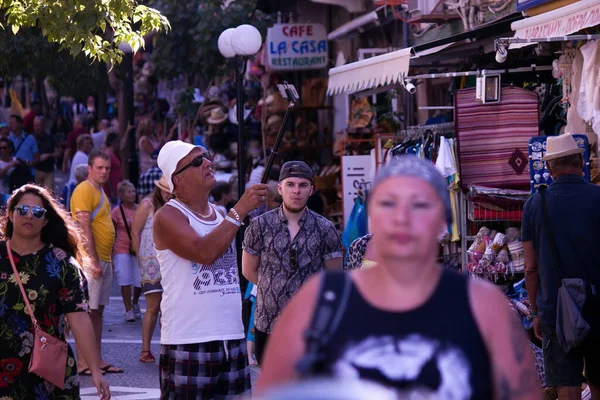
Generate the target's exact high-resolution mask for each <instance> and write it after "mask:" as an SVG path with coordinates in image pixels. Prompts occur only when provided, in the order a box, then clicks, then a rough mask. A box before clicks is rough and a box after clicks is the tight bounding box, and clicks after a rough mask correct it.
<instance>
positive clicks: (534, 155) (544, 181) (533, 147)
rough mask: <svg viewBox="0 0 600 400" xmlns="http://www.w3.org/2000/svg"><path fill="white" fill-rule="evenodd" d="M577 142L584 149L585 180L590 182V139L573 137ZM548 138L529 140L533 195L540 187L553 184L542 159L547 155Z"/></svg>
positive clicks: (538, 137) (539, 137) (536, 137)
mask: <svg viewBox="0 0 600 400" xmlns="http://www.w3.org/2000/svg"><path fill="white" fill-rule="evenodd" d="M573 136H574V137H575V140H577V145H578V146H579V147H581V148H583V149H585V152H584V153H583V159H584V160H585V164H584V168H583V173H584V175H585V179H587V180H588V181H589V180H590V151H589V146H588V138H587V136H586V135H573ZM547 139H548V136H535V137H533V138H531V140H529V175H530V186H531V193H536V192H537V190H538V189H537V188H538V187H539V186H540V185H549V184H551V183H552V177H551V176H550V173H549V172H548V169H547V168H546V162H545V161H542V157H544V156H545V155H546V140H547Z"/></svg>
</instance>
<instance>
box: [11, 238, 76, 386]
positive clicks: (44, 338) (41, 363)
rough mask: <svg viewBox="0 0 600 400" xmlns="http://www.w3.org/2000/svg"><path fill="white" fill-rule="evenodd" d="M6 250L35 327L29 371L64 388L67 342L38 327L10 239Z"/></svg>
mask: <svg viewBox="0 0 600 400" xmlns="http://www.w3.org/2000/svg"><path fill="white" fill-rule="evenodd" d="M6 250H7V252H8V258H9V260H10V265H11V266H12V269H13V272H14V274H15V279H16V281H17V283H18V284H19V288H20V289H21V295H22V296H23V301H24V302H25V306H26V308H27V313H28V314H29V316H30V317H31V322H32V323H33V326H34V328H35V337H34V341H33V351H32V352H31V361H30V362H29V372H32V373H34V374H36V375H38V376H41V377H42V378H44V379H45V380H47V381H48V382H50V383H51V384H53V385H54V386H56V387H58V388H59V389H64V388H65V372H66V369H67V343H66V342H65V341H63V340H60V339H58V338H56V337H54V336H52V335H49V334H47V333H46V332H44V331H43V330H42V328H40V326H39V325H38V323H37V320H36V319H35V316H34V315H33V310H32V309H31V305H30V304H29V300H28V299H27V293H25V289H24V288H23V283H22V282H21V277H20V276H19V271H17V266H16V265H15V260H14V259H13V256H12V251H11V250H10V241H8V240H7V241H6Z"/></svg>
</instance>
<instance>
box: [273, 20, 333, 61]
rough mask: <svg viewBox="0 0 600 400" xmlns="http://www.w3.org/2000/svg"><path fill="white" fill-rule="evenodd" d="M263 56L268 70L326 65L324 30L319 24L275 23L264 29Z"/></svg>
mask: <svg viewBox="0 0 600 400" xmlns="http://www.w3.org/2000/svg"><path fill="white" fill-rule="evenodd" d="M266 45H267V60H268V65H269V69H270V70H272V71H300V70H309V69H323V68H326V67H327V59H328V56H329V47H328V45H327V31H326V30H325V27H324V26H323V25H320V24H275V25H274V26H273V27H272V28H269V30H268V31H267V42H266Z"/></svg>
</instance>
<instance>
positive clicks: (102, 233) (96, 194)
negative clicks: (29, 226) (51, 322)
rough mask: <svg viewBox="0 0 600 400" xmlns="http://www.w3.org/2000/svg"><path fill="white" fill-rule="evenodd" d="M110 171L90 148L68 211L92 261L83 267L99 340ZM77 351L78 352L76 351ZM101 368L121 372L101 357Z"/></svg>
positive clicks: (107, 267)
mask: <svg viewBox="0 0 600 400" xmlns="http://www.w3.org/2000/svg"><path fill="white" fill-rule="evenodd" d="M109 174H110V157H109V156H108V154H106V153H104V152H102V151H93V152H92V153H90V155H89V158H88V178H87V180H85V181H83V182H81V183H80V184H79V185H78V186H77V187H76V188H75V190H74V191H73V194H72V195H71V213H72V215H73V218H74V219H75V220H76V221H77V222H78V223H79V227H80V228H81V231H82V233H83V236H84V237H85V238H86V240H85V242H84V247H85V250H86V252H87V253H88V255H89V256H90V258H91V265H90V266H89V267H88V268H84V271H83V272H84V274H85V276H86V278H87V281H88V292H89V305H90V310H91V314H90V315H91V319H92V323H93V325H94V331H95V333H96V340H97V341H98V348H99V349H101V343H102V314H103V312H104V307H105V306H106V305H108V301H109V298H110V288H111V285H112V280H113V268H112V259H111V253H112V248H113V244H114V241H115V229H114V226H113V223H112V220H111V218H110V201H109V199H108V197H107V196H106V194H104V190H102V187H103V186H104V184H105V183H106V181H107V180H108V176H109ZM77 354H78V355H79V352H77ZM78 364H79V368H80V369H79V373H80V374H83V375H87V374H88V371H89V369H88V368H87V366H86V363H85V360H82V359H81V358H80V359H79V363H78ZM101 368H102V370H103V371H104V372H107V373H119V372H123V370H122V369H120V368H117V367H114V366H112V365H110V364H108V363H107V362H106V361H104V359H102V362H101Z"/></svg>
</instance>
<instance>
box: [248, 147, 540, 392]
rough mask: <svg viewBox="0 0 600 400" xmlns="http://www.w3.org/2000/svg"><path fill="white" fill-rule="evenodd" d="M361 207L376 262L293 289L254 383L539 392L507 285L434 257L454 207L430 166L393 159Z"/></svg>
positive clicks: (406, 158)
mask: <svg viewBox="0 0 600 400" xmlns="http://www.w3.org/2000/svg"><path fill="white" fill-rule="evenodd" d="M368 209H369V218H370V219H371V228H372V229H371V230H372V233H373V236H372V238H371V241H373V244H374V250H375V251H374V254H373V258H374V260H373V261H375V262H377V266H375V267H374V268H368V269H367V268H362V269H358V270H355V271H353V272H352V273H340V272H329V271H327V272H325V273H322V274H321V275H320V276H317V277H315V278H313V279H312V280H311V281H309V282H308V283H307V284H306V285H305V286H304V287H303V288H302V289H301V290H300V292H298V294H297V295H296V296H295V297H294V298H293V299H292V301H291V302H290V303H289V304H288V306H287V307H286V309H285V310H284V312H283V313H282V315H281V317H280V320H279V321H278V323H277V325H276V326H275V329H274V332H273V335H272V337H271V340H270V342H269V345H268V347H267V349H266V354H265V361H264V365H263V366H262V367H263V368H262V372H261V376H260V379H259V381H258V385H257V388H256V391H257V392H258V393H260V392H262V391H264V390H265V389H267V388H270V387H272V386H274V385H278V384H282V383H286V382H289V381H293V380H296V379H299V378H300V377H304V376H318V375H321V376H326V377H332V378H336V379H342V380H368V381H374V382H377V383H379V384H383V385H385V386H386V387H388V388H392V389H394V390H395V391H396V392H397V393H398V396H399V397H400V398H439V399H445V400H453V399H492V398H498V399H513V398H519V399H538V398H539V384H538V382H537V378H536V372H535V369H534V364H533V355H532V353H531V351H529V346H528V343H527V340H526V338H525V335H524V332H523V328H522V326H521V324H520V321H518V320H517V319H516V318H515V316H514V314H513V313H512V311H511V310H510V308H509V306H508V303H507V301H506V299H505V298H504V296H503V294H502V293H501V292H500V291H499V290H498V289H497V288H495V287H494V286H493V285H492V284H489V283H487V282H483V281H476V280H469V279H468V278H467V276H466V275H461V274H458V273H455V272H451V271H449V270H443V269H441V268H440V267H439V266H438V265H437V263H436V258H437V254H438V250H439V244H438V241H437V238H438V236H439V234H440V233H441V232H442V231H443V229H444V226H445V225H446V224H447V223H448V222H449V221H451V219H452V210H451V207H450V199H449V195H448V191H447V189H446V182H445V180H444V179H443V178H442V176H441V175H440V174H439V173H438V172H437V170H436V169H435V167H434V166H433V164H431V163H429V162H427V161H423V160H420V159H418V158H417V157H415V156H409V155H407V156H401V157H398V158H396V159H395V160H393V161H392V162H391V164H389V165H388V166H386V167H384V168H383V169H381V170H380V171H379V173H378V174H377V177H376V178H375V180H374V182H373V189H372V191H371V196H370V199H369V206H368ZM313 314H315V315H313ZM305 337H306V339H305Z"/></svg>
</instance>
